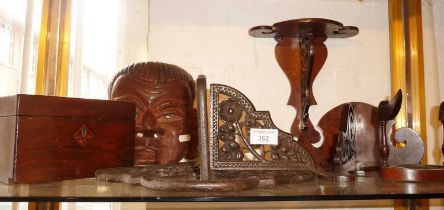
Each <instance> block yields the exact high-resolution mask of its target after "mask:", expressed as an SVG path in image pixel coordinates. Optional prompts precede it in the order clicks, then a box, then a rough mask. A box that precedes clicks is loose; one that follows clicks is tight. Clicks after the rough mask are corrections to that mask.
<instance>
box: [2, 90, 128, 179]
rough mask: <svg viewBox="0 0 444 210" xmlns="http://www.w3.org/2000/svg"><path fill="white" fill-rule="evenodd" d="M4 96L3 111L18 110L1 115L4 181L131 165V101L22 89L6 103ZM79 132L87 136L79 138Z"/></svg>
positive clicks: (65, 176) (86, 174)
mask: <svg viewBox="0 0 444 210" xmlns="http://www.w3.org/2000/svg"><path fill="white" fill-rule="evenodd" d="M12 98H13V97H12ZM3 99H4V98H0V104H2V106H1V109H2V110H3V112H2V113H3V114H4V113H11V114H13V113H14V111H15V112H16V113H17V114H16V115H15V116H14V115H11V116H0V124H1V125H0V128H1V131H5V133H3V132H2V133H1V136H0V144H1V145H2V149H1V150H0V151H1V152H2V153H0V159H2V160H4V161H2V164H1V166H0V169H4V170H2V171H0V181H1V182H13V183H33V182H48V181H55V180H65V179H74V178H85V177H93V176H94V173H95V171H96V170H97V169H100V168H108V167H118V166H132V165H133V161H134V114H135V107H134V105H133V104H132V103H128V102H113V101H105V100H83V99H74V98H64V97H49V96H33V95H18V96H16V99H15V100H11V97H6V99H5V100H6V103H7V104H8V106H3V104H4V103H2V102H4V101H3ZM11 101H16V102H17V104H15V105H14V106H11V103H10V102H11ZM8 109H9V112H8V111H5V110H8ZM11 110H12V111H11ZM39 110H41V112H39ZM40 114H41V115H40ZM83 127H86V128H85V129H82V128H83ZM78 132H80V134H77V135H80V136H82V137H88V138H89V139H88V140H87V141H79V140H78V139H77V140H76V136H75V135H76V133H78ZM11 133H12V134H11ZM3 146H4V148H3Z"/></svg>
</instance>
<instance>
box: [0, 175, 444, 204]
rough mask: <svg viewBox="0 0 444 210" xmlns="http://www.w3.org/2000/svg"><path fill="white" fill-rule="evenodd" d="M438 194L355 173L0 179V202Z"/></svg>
mask: <svg viewBox="0 0 444 210" xmlns="http://www.w3.org/2000/svg"><path fill="white" fill-rule="evenodd" d="M426 198H444V182H423V183H408V182H395V181H384V180H382V179H381V178H379V177H359V178H357V179H356V180H355V181H353V182H342V183H335V182H333V181H326V180H313V181H310V182H305V183H300V184H287V185H279V186H277V187H275V188H271V189H254V190H246V191H241V192H179V191H154V190H149V189H147V188H145V187H141V186H132V185H129V184H123V183H110V182H103V181H96V180H95V179H94V178H87V179H78V180H68V181H62V182H51V183H43V184H15V185H6V184H0V201H13V202H19V201H32V202H46V201H56V202H88V201H100V202H131V201H141V202H179V201H180V202H184V201H186V202H189V201H193V202H196V201H203V202H210V201H227V202H228V201H229V202H251V201H315V200H375V199H426Z"/></svg>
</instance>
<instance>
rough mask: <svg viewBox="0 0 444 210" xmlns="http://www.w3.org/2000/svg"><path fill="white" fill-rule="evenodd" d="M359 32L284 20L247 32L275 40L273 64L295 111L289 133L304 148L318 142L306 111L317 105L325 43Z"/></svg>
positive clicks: (325, 23) (309, 21) (314, 21)
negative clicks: (315, 88)
mask: <svg viewBox="0 0 444 210" xmlns="http://www.w3.org/2000/svg"><path fill="white" fill-rule="evenodd" d="M358 32H359V30H358V28H357V27H354V26H343V25H342V23H340V22H337V21H333V20H328V19H321V18H304V19H294V20H287V21H283V22H278V23H275V24H273V25H272V26H256V27H253V28H251V29H250V30H249V34H250V35H251V36H252V37H255V38H274V39H275V40H276V41H277V42H278V43H277V44H276V47H275V56H276V60H277V62H278V64H279V66H280V67H281V69H282V70H283V71H284V73H285V74H286V76H287V77H288V80H289V81H290V85H291V94H290V97H289V100H288V105H291V106H293V107H295V108H296V111H297V114H296V116H295V119H294V120H293V124H292V126H291V133H292V134H293V135H295V136H297V137H298V138H299V139H300V140H301V141H305V142H307V143H306V145H307V146H310V145H309V144H313V143H316V142H318V141H319V140H320V134H319V133H318V132H317V131H316V130H315V129H314V127H313V125H312V123H311V122H310V119H309V107H310V106H311V105H315V104H316V101H315V99H314V96H313V92H312V85H313V81H314V79H315V78H316V76H317V74H318V73H319V72H320V70H321V68H322V66H323V65H324V63H325V60H326V59H327V48H326V46H325V44H324V41H325V40H326V39H327V38H348V37H352V36H355V35H356V34H358Z"/></svg>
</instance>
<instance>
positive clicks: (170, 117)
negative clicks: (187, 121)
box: [157, 113, 182, 122]
mask: <svg viewBox="0 0 444 210" xmlns="http://www.w3.org/2000/svg"><path fill="white" fill-rule="evenodd" d="M181 119H182V118H181V117H180V116H179V115H177V114H174V113H165V114H163V115H161V116H160V117H159V118H158V119H157V120H158V121H159V122H172V121H177V120H181Z"/></svg>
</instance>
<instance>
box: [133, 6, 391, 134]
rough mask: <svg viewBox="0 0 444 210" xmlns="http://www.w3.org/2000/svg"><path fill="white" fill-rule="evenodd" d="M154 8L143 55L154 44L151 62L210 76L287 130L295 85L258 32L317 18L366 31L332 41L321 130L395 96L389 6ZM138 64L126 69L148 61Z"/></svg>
mask: <svg viewBox="0 0 444 210" xmlns="http://www.w3.org/2000/svg"><path fill="white" fill-rule="evenodd" d="M148 4H149V5H147V6H148V7H149V23H148V25H149V27H148V28H147V29H145V27H144V26H143V25H142V26H140V27H139V28H138V32H137V33H136V34H147V36H146V37H145V38H146V40H143V38H139V39H135V40H134V41H135V42H137V44H138V45H140V47H141V48H142V47H146V45H145V44H144V43H146V42H147V52H146V53H147V57H148V59H147V60H149V61H162V62H166V63H173V64H176V65H178V66H181V67H182V68H184V69H186V70H187V71H189V72H190V73H191V74H192V75H193V76H194V77H197V75H198V74H204V75H206V76H207V80H208V83H222V84H226V85H230V86H233V87H235V88H237V89H239V90H240V91H241V92H243V93H244V94H246V95H247V97H249V98H250V100H252V102H253V103H254V104H255V106H256V108H257V109H258V110H269V111H270V112H271V115H272V117H273V120H274V121H275V123H276V125H277V126H278V127H280V128H281V129H283V130H286V131H289V129H290V126H291V123H292V121H293V118H294V116H295V114H296V113H295V110H294V109H293V108H292V107H290V106H287V105H286V103H287V100H288V97H289V95H290V85H289V82H288V81H287V78H286V77H285V75H284V73H283V72H282V71H281V70H280V68H279V66H278V65H277V63H276V60H275V58H274V46H275V41H274V40H272V39H255V38H252V37H250V36H249V35H248V29H249V28H251V27H253V26H256V25H271V24H273V23H275V22H278V21H283V20H288V19H296V18H305V17H318V18H329V19H333V20H337V21H340V22H342V23H343V24H344V25H353V26H357V27H359V29H360V33H359V35H358V36H356V37H353V38H348V39H329V40H327V41H326V45H327V48H328V50H329V56H328V58H327V61H326V63H325V65H324V68H323V69H322V70H321V72H320V74H319V75H318V77H317V78H316V80H315V82H314V87H313V90H314V95H315V97H316V99H317V102H318V104H319V105H317V106H312V108H311V110H310V114H311V119H312V121H313V122H314V123H315V124H317V122H318V120H319V119H320V117H321V116H322V115H323V114H325V113H326V112H327V111H328V110H330V109H332V108H333V107H335V106H337V105H339V104H341V103H344V102H348V101H363V102H367V103H370V104H372V105H375V106H376V105H377V103H378V102H379V101H380V100H382V99H386V98H387V97H388V96H389V94H390V80H389V77H390V74H389V71H390V70H389V68H390V66H389V39H388V18H387V17H388V14H387V3H386V1H385V0H366V1H358V0H312V1H306V0H259V1H257V0H255V1H253V0H189V1H181V0H151V1H150V2H149V3H148ZM141 10H143V9H141ZM142 23H143V22H142ZM143 30H147V31H145V32H146V33H143V32H144V31H143ZM139 36H140V35H139ZM139 41H145V42H139ZM136 51H137V49H136ZM138 59H139V60H138ZM138 59H129V60H127V61H131V62H134V61H140V60H143V56H138Z"/></svg>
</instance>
